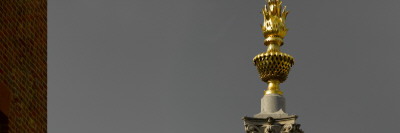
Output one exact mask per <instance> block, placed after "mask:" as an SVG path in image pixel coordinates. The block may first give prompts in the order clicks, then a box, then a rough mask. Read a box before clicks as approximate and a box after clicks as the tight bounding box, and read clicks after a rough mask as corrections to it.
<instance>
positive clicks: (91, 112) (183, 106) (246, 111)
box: [48, 0, 400, 133]
mask: <svg viewBox="0 0 400 133" xmlns="http://www.w3.org/2000/svg"><path fill="white" fill-rule="evenodd" d="M264 4H266V2H265V1H263V0H197V1H195V0H112V1H111V0H68V1H65V0H49V1H48V131H49V132H50V133H71V132H75V133H92V132H93V133H94V132H96V133H110V132H115V133H128V132H132V133H158V132H162V133H204V132H208V133H244V126H243V121H242V120H241V117H243V116H245V115H247V116H252V115H254V114H257V113H259V112H260V99H261V97H262V96H263V90H264V89H266V88H267V84H266V83H264V82H262V81H261V80H260V79H259V77H258V73H257V70H256V67H255V66H253V64H252V59H253V57H254V56H256V55H257V54H259V53H261V52H264V51H266V49H267V48H266V47H265V46H264V45H263V40H264V38H263V36H262V31H261V28H260V24H261V23H262V22H263V16H262V14H261V13H260V11H261V8H263V7H264ZM283 4H284V5H287V9H288V10H289V11H290V13H289V15H288V17H287V23H286V24H287V26H288V28H289V32H288V33H287V36H286V38H285V39H284V41H285V45H284V46H283V47H282V48H281V51H282V52H285V53H288V54H290V55H292V56H293V57H294V58H295V65H294V66H293V68H292V70H291V72H290V73H289V78H288V79H287V80H286V81H285V82H284V83H283V84H281V90H282V91H283V92H284V96H285V97H286V103H287V107H286V110H287V112H288V113H289V114H296V115H298V116H299V118H298V120H297V122H298V123H299V124H301V125H302V126H301V128H302V129H303V130H304V131H305V132H306V133H322V132H323V133H338V132H341V133H353V132H356V133H377V132H397V131H398V123H399V118H400V114H399V112H400V104H399V101H400V97H399V94H400V84H399V78H398V75H399V74H400V70H399V68H400V54H399V52H400V45H399V37H398V36H399V35H400V26H399V24H400V13H399V5H400V1H399V0H379V1H378V0H348V1H335V0H284V1H283Z"/></svg>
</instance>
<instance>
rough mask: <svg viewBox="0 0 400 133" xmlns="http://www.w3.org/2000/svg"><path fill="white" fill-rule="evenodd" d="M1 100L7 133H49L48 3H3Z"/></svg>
mask: <svg viewBox="0 0 400 133" xmlns="http://www.w3.org/2000/svg"><path fill="white" fill-rule="evenodd" d="M0 100H1V101H0V111H1V112H3V113H4V114H5V116H6V117H7V119H8V127H7V128H8V129H9V130H8V132H10V133H45V132H47V0H1V1H0ZM0 125H1V124H0Z"/></svg>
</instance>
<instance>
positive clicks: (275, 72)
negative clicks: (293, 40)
mask: <svg viewBox="0 0 400 133" xmlns="http://www.w3.org/2000/svg"><path fill="white" fill-rule="evenodd" d="M267 2H268V5H269V7H267V5H265V8H264V9H263V10H262V13H263V15H264V24H263V25H261V26H262V30H263V34H264V37H265V40H264V45H266V46H267V47H268V49H267V52H264V53H261V54H258V55H257V56H256V57H254V59H253V63H254V65H255V66H257V70H258V72H259V73H260V78H261V79H262V80H263V81H264V82H267V83H268V89H267V90H266V91H265V94H266V95H267V94H280V95H282V94H283V92H282V91H280V89H279V84H280V83H282V82H284V81H285V80H286V78H287V76H288V74H289V71H290V68H291V67H292V66H293V64H294V59H293V57H292V56H290V55H288V54H286V53H282V52H281V51H280V46H282V45H283V38H285V36H286V33H287V31H288V29H287V28H286V23H285V21H286V16H287V15H288V13H289V12H288V11H286V6H285V8H284V9H283V11H282V5H281V4H282V1H281V0H268V1H267Z"/></svg>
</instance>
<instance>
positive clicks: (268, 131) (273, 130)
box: [264, 125, 282, 133]
mask: <svg viewBox="0 0 400 133" xmlns="http://www.w3.org/2000/svg"><path fill="white" fill-rule="evenodd" d="M281 128H282V126H279V125H267V126H265V130H264V133H278V132H279V131H280V130H281Z"/></svg>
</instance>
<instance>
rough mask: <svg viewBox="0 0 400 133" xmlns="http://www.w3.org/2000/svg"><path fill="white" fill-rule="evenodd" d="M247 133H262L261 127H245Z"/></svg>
mask: <svg viewBox="0 0 400 133" xmlns="http://www.w3.org/2000/svg"><path fill="white" fill-rule="evenodd" d="M245 130H246V133H261V130H260V127H258V126H256V125H245Z"/></svg>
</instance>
